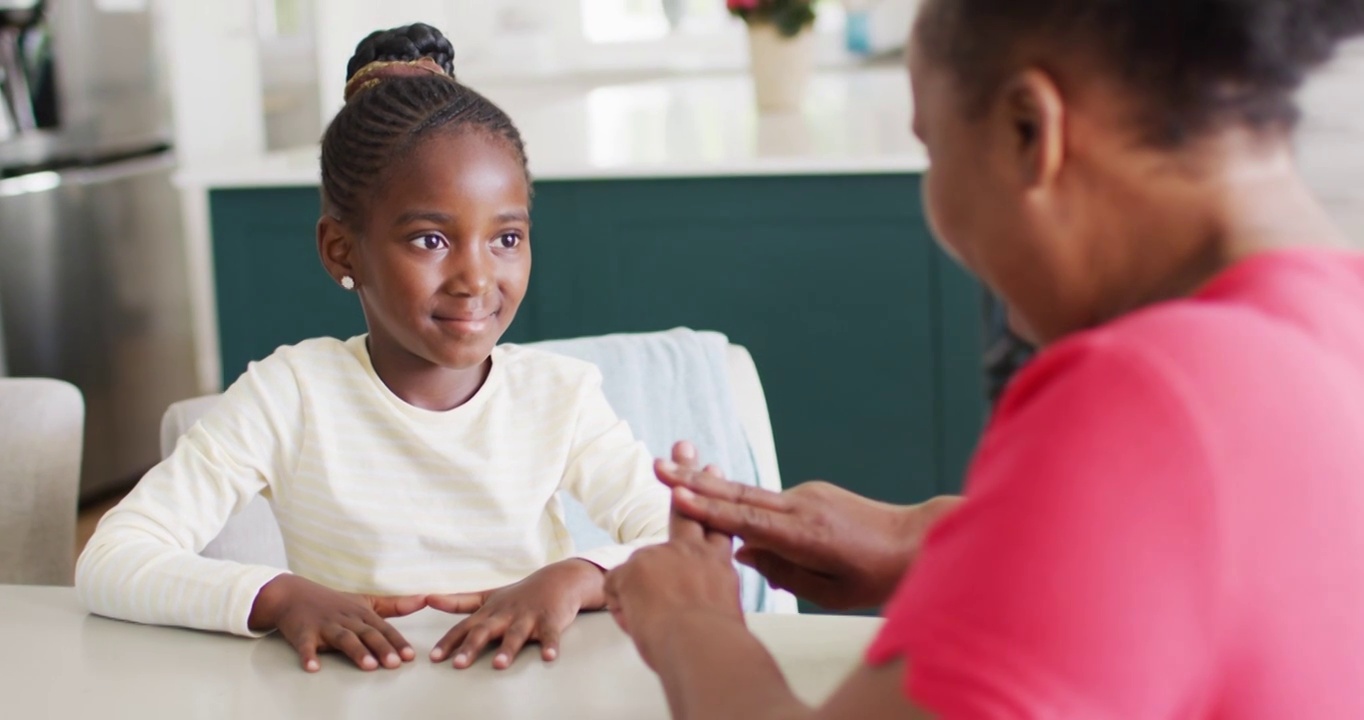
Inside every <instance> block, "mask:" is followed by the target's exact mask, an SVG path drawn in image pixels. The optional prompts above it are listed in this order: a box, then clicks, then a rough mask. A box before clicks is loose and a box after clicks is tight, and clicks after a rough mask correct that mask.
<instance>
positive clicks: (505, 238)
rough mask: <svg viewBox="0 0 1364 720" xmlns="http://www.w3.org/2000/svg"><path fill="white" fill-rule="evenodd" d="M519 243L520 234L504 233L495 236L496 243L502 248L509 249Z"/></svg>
mask: <svg viewBox="0 0 1364 720" xmlns="http://www.w3.org/2000/svg"><path fill="white" fill-rule="evenodd" d="M520 244H521V236H520V235H517V234H516V233H504V234H502V235H499V236H498V237H497V245H498V247H501V248H502V249H504V250H511V249H513V248H515V247H516V246H518V245H520Z"/></svg>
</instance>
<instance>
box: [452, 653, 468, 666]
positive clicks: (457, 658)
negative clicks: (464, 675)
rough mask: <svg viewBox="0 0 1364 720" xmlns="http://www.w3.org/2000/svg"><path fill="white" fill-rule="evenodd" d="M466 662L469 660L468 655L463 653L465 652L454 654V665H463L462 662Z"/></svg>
mask: <svg viewBox="0 0 1364 720" xmlns="http://www.w3.org/2000/svg"><path fill="white" fill-rule="evenodd" d="M466 662H469V656H468V655H465V654H463V653H461V654H459V655H456V656H455V664H456V665H463V664H464V663H466Z"/></svg>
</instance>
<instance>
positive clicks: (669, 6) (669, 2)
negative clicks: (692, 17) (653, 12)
mask: <svg viewBox="0 0 1364 720" xmlns="http://www.w3.org/2000/svg"><path fill="white" fill-rule="evenodd" d="M663 16H664V17H666V18H668V29H669V30H671V31H672V32H677V29H678V28H679V27H682V21H683V20H684V19H686V17H687V0H663Z"/></svg>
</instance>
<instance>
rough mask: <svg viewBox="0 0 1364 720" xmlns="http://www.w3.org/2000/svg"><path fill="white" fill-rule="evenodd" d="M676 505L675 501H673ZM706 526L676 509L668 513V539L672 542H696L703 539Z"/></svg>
mask: <svg viewBox="0 0 1364 720" xmlns="http://www.w3.org/2000/svg"><path fill="white" fill-rule="evenodd" d="M674 505H676V501H674ZM705 538H706V527H705V526H704V525H702V524H701V523H699V522H697V521H695V520H693V519H691V518H689V517H687V516H686V515H683V514H682V513H679V512H678V511H677V510H676V509H674V510H673V511H672V512H670V513H668V540H669V541H672V542H679V541H680V542H698V541H702V540H705Z"/></svg>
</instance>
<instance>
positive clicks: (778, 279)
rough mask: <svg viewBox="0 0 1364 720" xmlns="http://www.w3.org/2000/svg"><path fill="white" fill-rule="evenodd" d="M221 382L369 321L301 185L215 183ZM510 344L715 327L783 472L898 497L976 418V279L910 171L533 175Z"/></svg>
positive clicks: (955, 474) (956, 476) (939, 485)
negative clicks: (768, 428)
mask: <svg viewBox="0 0 1364 720" xmlns="http://www.w3.org/2000/svg"><path fill="white" fill-rule="evenodd" d="M210 207H211V214H212V229H213V238H214V263H215V276H216V277H215V279H216V285H217V294H218V312H219V324H220V342H221V350H222V362H223V374H224V381H225V382H230V381H231V380H232V379H233V378H235V377H236V376H237V375H238V374H240V373H241V371H242V370H243V369H244V368H245V366H246V363H247V362H249V361H250V360H253V359H258V358H261V357H264V356H266V355H268V354H269V353H270V352H272V351H273V350H274V349H275V348H276V347H277V346H279V345H282V344H286V343H294V342H298V341H299V340H302V339H304V338H307V337H313V336H318V335H335V336H339V337H345V336H349V335H353V334H356V333H360V332H363V331H364V323H363V319H362V318H361V316H360V312H359V308H358V305H357V304H356V302H355V299H354V298H353V297H352V296H351V295H349V294H348V293H346V292H344V291H342V290H340V289H339V288H337V287H336V286H335V285H334V284H333V283H332V282H331V281H330V279H329V278H328V277H327V276H326V274H325V273H324V272H323V270H322V267H321V264H320V263H319V262H318V260H317V256H316V250H315V243H314V239H313V238H314V225H315V223H316V221H317V214H318V200H317V191H316V190H315V189H306V188H304V189H299V188H293V189H269V188H263V189H229V190H214V191H212V193H211V195H210ZM533 217H534V223H535V224H534V228H533V230H532V241H531V242H532V248H533V250H534V258H535V261H534V271H533V273H532V281H531V287H530V291H529V293H528V295H527V297H526V300H525V302H524V304H523V305H522V308H521V310H520V314H519V316H518V318H517V320H516V322H515V324H514V325H513V327H512V330H511V331H510V333H509V335H508V337H507V340H508V341H513V342H526V341H532V340H539V339H548V338H560V337H574V336H582V335H596V334H602V333H611V332H638V331H650V330H662V329H667V328H671V327H675V326H679V325H685V326H689V327H693V328H697V329H711V330H718V331H720V332H723V333H725V334H727V335H729V337H730V338H731V339H732V340H733V341H734V342H736V343H740V344H742V345H745V346H747V347H748V348H749V350H750V351H751V352H752V354H753V357H754V360H755V362H756V363H757V366H758V370H759V372H760V373H761V374H762V379H763V385H764V388H765V390H766V393H767V400H768V405H769V409H770V411H771V415H772V425H773V430H774V433H775V436H776V443H777V452H778V455H779V459H780V462H781V469H782V476H783V478H784V480H785V481H786V483H787V484H788V485H789V484H793V483H795V482H798V481H800V480H804V479H811V478H823V479H827V480H830V481H833V482H837V483H838V484H840V485H843V486H844V487H847V488H849V489H852V490H854V491H856V492H859V493H862V494H864V495H868V496H870V497H874V498H879V499H883V500H887V501H894V502H910V501H916V500H920V499H923V498H925V497H928V496H930V495H933V494H936V493H940V492H945V491H953V490H956V489H958V488H959V486H960V480H961V476H962V472H963V468H964V467H965V463H966V461H967V459H968V457H969V455H970V453H971V450H972V448H973V447H974V445H975V441H976V438H977V436H978V434H979V432H980V428H981V424H982V418H983V413H984V400H983V395H982V389H981V373H980V357H981V319H980V307H979V292H978V290H977V288H976V286H975V284H974V283H973V282H972V281H970V280H969V279H968V278H967V277H966V276H965V275H964V274H963V273H961V272H960V271H959V270H958V269H956V267H955V266H954V265H953V264H952V262H951V261H950V260H948V259H947V258H946V257H945V256H944V255H943V254H942V253H941V252H940V251H939V250H938V249H937V248H936V247H935V246H934V244H933V242H932V240H931V238H930V236H929V233H928V230H927V228H926V225H925V222H924V218H923V213H922V206H921V203H920V199H919V177H918V176H917V175H869V176H811V177H756V178H755V177H744V178H698V179H647V180H628V181H627V180H603V181H543V182H540V183H538V184H537V186H536V200H535V208H534V212H533Z"/></svg>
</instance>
